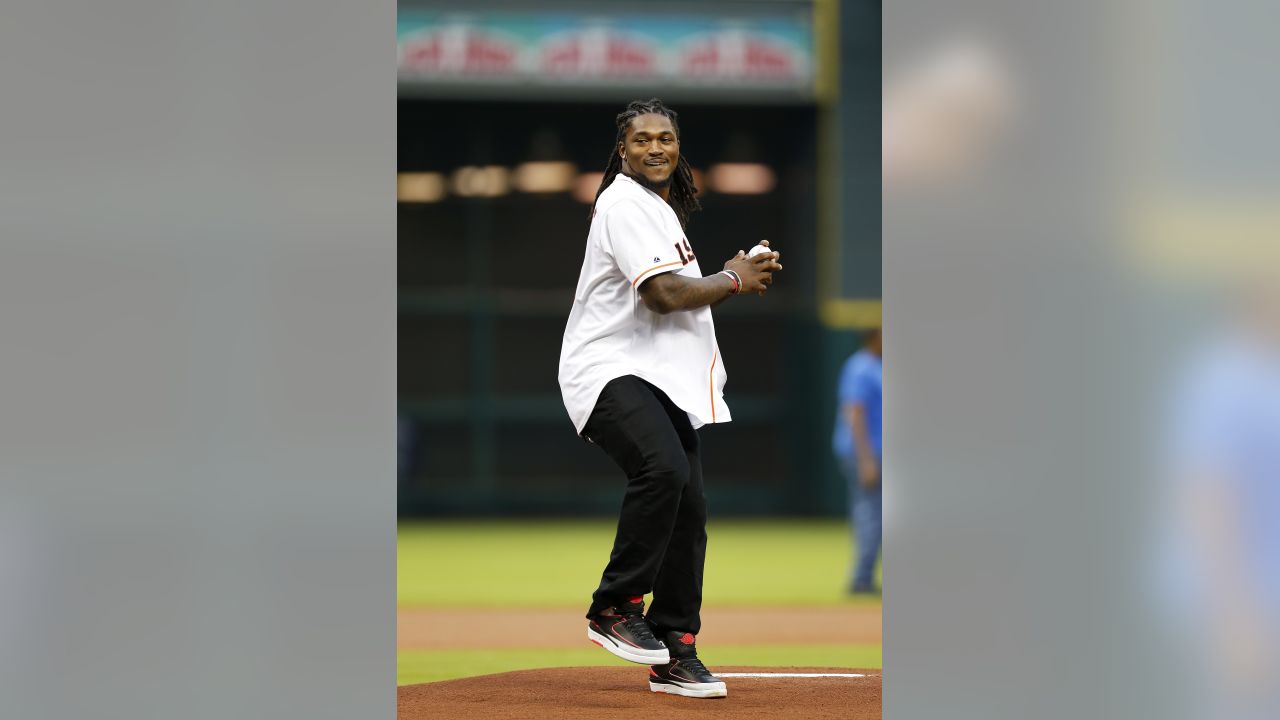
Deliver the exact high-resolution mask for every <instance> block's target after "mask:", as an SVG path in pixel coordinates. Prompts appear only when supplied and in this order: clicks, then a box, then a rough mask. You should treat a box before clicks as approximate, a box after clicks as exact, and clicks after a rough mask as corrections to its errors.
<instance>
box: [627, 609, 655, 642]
mask: <svg viewBox="0 0 1280 720" xmlns="http://www.w3.org/2000/svg"><path fill="white" fill-rule="evenodd" d="M619 614H620V615H622V619H623V621H625V622H626V625H627V629H628V630H630V631H631V636H632V637H634V638H635V639H637V640H655V639H656V638H654V636H653V628H651V627H649V623H647V622H645V619H644V615H641V614H640V613H638V612H632V613H619Z"/></svg>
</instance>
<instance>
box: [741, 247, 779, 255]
mask: <svg viewBox="0 0 1280 720" xmlns="http://www.w3.org/2000/svg"><path fill="white" fill-rule="evenodd" d="M763 252H773V248H769V247H765V246H764V245H757V246H755V247H753V248H751V250H750V251H749V252H748V253H747V257H755V256H757V255H759V254H760V253H763Z"/></svg>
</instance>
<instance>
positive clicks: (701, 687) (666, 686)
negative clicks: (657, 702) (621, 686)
mask: <svg viewBox="0 0 1280 720" xmlns="http://www.w3.org/2000/svg"><path fill="white" fill-rule="evenodd" d="M649 689H650V690H652V691H653V692H656V693H666V694H668V695H683V696H685V697H691V698H719V697H726V696H727V695H728V694H729V689H728V688H726V687H725V686H724V683H722V682H718V683H675V684H672V683H656V682H653V681H652V680H650V681H649Z"/></svg>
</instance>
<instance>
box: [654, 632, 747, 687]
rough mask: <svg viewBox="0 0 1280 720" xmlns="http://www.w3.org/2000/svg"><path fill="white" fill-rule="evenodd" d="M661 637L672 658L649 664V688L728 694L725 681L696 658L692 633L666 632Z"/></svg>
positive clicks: (696, 650)
mask: <svg viewBox="0 0 1280 720" xmlns="http://www.w3.org/2000/svg"><path fill="white" fill-rule="evenodd" d="M663 638H664V639H665V640H666V641H667V648H669V650H670V652H671V662H669V663H666V664H664V665H656V666H654V667H651V668H649V689H650V690H652V691H653V692H656V693H669V694H671V695H684V696H685V697H694V698H720V697H725V696H726V695H728V694H729V690H728V688H726V687H725V686H724V681H723V680H721V679H720V678H718V677H716V676H715V675H712V674H711V671H710V670H708V669H707V666H706V665H703V664H702V661H701V660H699V659H698V647H697V645H696V644H695V639H694V637H693V633H681V632H669V633H666V634H665V635H664V636H663Z"/></svg>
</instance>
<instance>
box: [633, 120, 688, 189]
mask: <svg viewBox="0 0 1280 720" xmlns="http://www.w3.org/2000/svg"><path fill="white" fill-rule="evenodd" d="M618 152H619V153H620V154H621V155H622V164H623V170H624V171H625V172H626V174H627V175H630V176H631V177H633V178H635V179H636V180H638V181H640V183H641V184H643V185H644V186H645V187H647V188H649V189H650V190H654V191H657V190H659V189H661V188H665V187H667V186H669V185H670V184H671V178H672V177H674V175H675V171H676V164H677V163H678V162H679V161H680V140H679V139H678V138H676V130H675V128H674V127H672V125H671V118H668V117H667V116H666V115H657V114H654V113H649V114H646V115H639V116H637V117H636V118H635V119H634V120H632V121H631V126H630V127H628V128H627V134H626V137H625V138H623V140H622V146H621V147H620V148H619V149H618Z"/></svg>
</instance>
